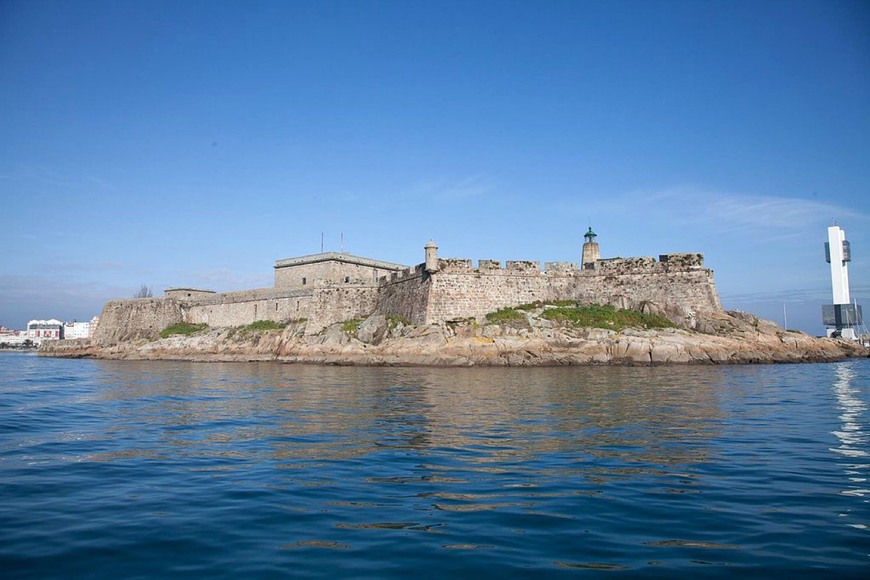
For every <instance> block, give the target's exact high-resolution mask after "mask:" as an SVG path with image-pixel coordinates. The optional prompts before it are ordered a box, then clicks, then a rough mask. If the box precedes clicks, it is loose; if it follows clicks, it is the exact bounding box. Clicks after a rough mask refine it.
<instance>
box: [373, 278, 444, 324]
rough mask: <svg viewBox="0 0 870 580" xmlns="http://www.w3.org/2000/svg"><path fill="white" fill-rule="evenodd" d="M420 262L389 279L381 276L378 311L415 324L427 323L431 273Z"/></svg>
mask: <svg viewBox="0 0 870 580" xmlns="http://www.w3.org/2000/svg"><path fill="white" fill-rule="evenodd" d="M424 269H425V264H420V265H419V266H417V267H416V268H412V269H410V270H407V271H405V272H404V273H403V275H402V276H399V275H394V276H391V277H390V278H389V279H387V278H386V277H384V278H381V287H380V289H379V291H378V300H377V311H378V312H379V313H381V314H384V315H385V316H396V317H399V318H403V319H405V320H408V321H410V322H412V323H414V324H425V323H426V308H427V305H428V303H429V288H430V285H429V280H430V279H431V276H430V274H428V273H426V272H425V270H424Z"/></svg>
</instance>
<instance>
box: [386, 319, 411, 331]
mask: <svg viewBox="0 0 870 580" xmlns="http://www.w3.org/2000/svg"><path fill="white" fill-rule="evenodd" d="M387 324H388V325H389V326H390V330H392V329H394V328H397V327H398V326H399V325H400V324H401V325H402V326H412V324H411V321H410V320H408V319H407V318H405V317H404V316H387Z"/></svg>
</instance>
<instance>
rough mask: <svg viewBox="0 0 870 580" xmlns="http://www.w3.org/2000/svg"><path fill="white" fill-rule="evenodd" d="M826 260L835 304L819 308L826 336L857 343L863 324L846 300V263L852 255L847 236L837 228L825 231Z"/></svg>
mask: <svg viewBox="0 0 870 580" xmlns="http://www.w3.org/2000/svg"><path fill="white" fill-rule="evenodd" d="M825 259H826V260H827V261H828V263H829V264H830V265H831V287H832V288H833V295H834V303H833V304H825V305H823V306H822V321H823V323H824V324H825V326H827V327H828V330H827V334H828V336H829V337H831V336H836V337H839V336H842V337H843V338H851V339H857V338H858V337H857V335H856V334H855V327H857V326H860V325H862V324H863V320H862V316H861V307H860V306H858V305H857V304H852V303H851V297H850V296H849V266H848V264H849V262H851V261H852V251H851V248H850V247H849V242H848V241H847V240H846V232H844V231H843V230H842V229H841V228H840V226H831V227H829V228H828V241H827V242H825Z"/></svg>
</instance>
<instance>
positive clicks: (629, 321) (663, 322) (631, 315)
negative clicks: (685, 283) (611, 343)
mask: <svg viewBox="0 0 870 580" xmlns="http://www.w3.org/2000/svg"><path fill="white" fill-rule="evenodd" d="M568 304H571V305H564V303H560V304H558V305H555V306H553V307H551V308H546V309H545V310H544V312H543V313H542V314H541V317H542V318H546V319H547V320H552V321H554V322H561V323H563V324H570V325H572V326H582V327H587V328H609V329H611V330H616V331H619V330H623V329H625V328H646V329H652V328H674V326H675V325H674V323H673V322H671V321H670V320H668V319H667V318H665V317H664V316H660V315H658V314H646V313H643V312H638V311H637V310H623V309H621V308H620V309H617V308H614V307H613V306H610V305H609V304H608V305H603V306H602V305H599V304H590V305H587V306H579V305H577V304H576V303H568Z"/></svg>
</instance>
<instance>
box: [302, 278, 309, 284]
mask: <svg viewBox="0 0 870 580" xmlns="http://www.w3.org/2000/svg"><path fill="white" fill-rule="evenodd" d="M307 282H308V279H307V278H302V285H303V286H305V284H306V283H307Z"/></svg>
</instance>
